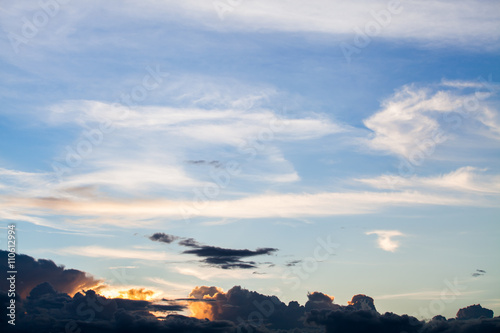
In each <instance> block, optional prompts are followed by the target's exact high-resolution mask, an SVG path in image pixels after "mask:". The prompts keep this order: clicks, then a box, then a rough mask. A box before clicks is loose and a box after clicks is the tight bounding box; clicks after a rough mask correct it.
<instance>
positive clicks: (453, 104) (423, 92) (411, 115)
mask: <svg viewBox="0 0 500 333" xmlns="http://www.w3.org/2000/svg"><path fill="white" fill-rule="evenodd" d="M477 84H478V83H477V82H465V81H460V82H459V83H458V82H455V83H452V84H450V83H445V84H444V85H438V86H432V85H429V86H428V87H425V88H417V87H416V86H414V85H407V86H404V87H402V88H401V89H400V90H398V91H397V92H396V93H395V94H394V95H393V96H391V97H390V98H388V99H386V100H385V101H384V102H383V103H382V109H381V110H380V111H378V112H377V113H375V114H374V115H372V116H371V117H369V118H367V119H365V120H364V124H365V126H366V127H367V128H369V129H370V130H372V131H373V135H372V137H371V138H369V139H368V140H367V141H363V142H364V144H366V145H368V146H369V147H370V148H372V149H374V150H380V151H385V152H387V153H390V154H395V155H399V156H401V157H404V158H407V159H410V161H412V160H414V159H419V158H420V157H418V156H419V155H420V154H424V155H426V156H429V155H432V153H433V152H434V150H435V148H436V146H438V145H440V144H442V143H444V142H445V141H447V140H449V139H450V137H451V136H452V135H455V136H456V135H457V134H452V132H451V131H450V127H452V125H453V126H455V127H456V126H460V134H459V135H460V136H461V137H466V136H467V135H468V134H475V135H482V136H485V137H489V138H490V139H493V140H498V139H500V135H499V134H500V118H499V117H500V116H499V113H498V111H497V110H495V109H493V108H492V107H491V106H490V105H489V103H488V101H487V98H488V97H490V96H491V95H492V93H493V91H486V89H491V88H490V87H486V86H484V85H481V87H482V88H481V90H482V91H481V90H477V91H476V92H474V93H464V92H462V88H463V87H469V88H472V87H476V86H477ZM445 86H446V87H445ZM457 87H458V88H457ZM476 89H477V87H476ZM496 89H497V87H495V90H496ZM452 112H454V113H455V115H453V116H450V114H451V113H452ZM468 118H471V119H472V120H476V121H478V122H479V123H480V124H481V126H482V127H483V128H481V129H480V130H478V129H477V126H475V127H474V126H472V125H471V120H468V121H467V119H468Z"/></svg>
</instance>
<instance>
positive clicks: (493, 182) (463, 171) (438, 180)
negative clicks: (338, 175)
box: [358, 166, 500, 194]
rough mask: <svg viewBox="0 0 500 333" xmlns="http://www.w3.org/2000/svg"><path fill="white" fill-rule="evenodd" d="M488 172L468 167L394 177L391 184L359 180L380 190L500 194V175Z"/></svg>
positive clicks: (382, 180)
mask: <svg viewBox="0 0 500 333" xmlns="http://www.w3.org/2000/svg"><path fill="white" fill-rule="evenodd" d="M486 171H487V170H485V169H479V168H476V167H471V166H467V167H462V168H459V169H457V170H454V171H451V172H449V173H445V174H441V175H438V176H431V177H419V176H413V177H402V176H392V178H391V181H390V182H389V181H388V178H387V176H379V177H375V178H362V179H358V181H359V182H362V183H365V184H368V185H370V186H373V187H375V188H378V189H391V188H394V186H396V187H397V188H399V189H414V190H422V189H434V190H453V191H457V192H469V193H477V194H498V193H500V175H498V174H487V173H486ZM394 184H396V185H394Z"/></svg>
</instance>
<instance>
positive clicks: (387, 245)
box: [366, 230, 405, 252]
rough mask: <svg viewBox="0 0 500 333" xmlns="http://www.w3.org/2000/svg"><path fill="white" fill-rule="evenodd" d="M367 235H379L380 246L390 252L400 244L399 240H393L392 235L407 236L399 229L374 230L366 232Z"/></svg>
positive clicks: (378, 242)
mask: <svg viewBox="0 0 500 333" xmlns="http://www.w3.org/2000/svg"><path fill="white" fill-rule="evenodd" d="M366 235H377V236H378V238H377V244H378V247H379V248H381V249H382V250H384V251H389V252H395V251H396V250H397V249H398V247H399V245H400V243H399V241H395V240H393V239H392V237H396V236H405V235H404V234H403V233H402V232H400V231H397V230H374V231H369V232H366Z"/></svg>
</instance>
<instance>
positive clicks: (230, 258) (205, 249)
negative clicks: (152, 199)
mask: <svg viewBox="0 0 500 333" xmlns="http://www.w3.org/2000/svg"><path fill="white" fill-rule="evenodd" d="M149 239H151V240H153V241H160V242H164V243H168V244H170V243H172V242H173V241H175V240H177V239H180V240H179V242H178V244H179V245H181V246H184V247H189V248H191V250H186V251H183V252H182V253H183V254H194V255H195V256H197V257H201V258H203V259H202V260H200V262H202V263H204V264H207V265H210V266H214V267H218V268H222V269H253V268H257V266H258V263H257V262H255V261H243V260H242V259H243V258H248V257H255V256H262V255H270V254H273V253H274V252H276V251H278V249H275V248H269V247H268V248H258V249H256V250H248V249H228V248H222V247H217V246H210V245H203V244H201V243H199V242H197V241H196V240H195V239H193V238H180V237H177V236H173V235H168V234H164V233H161V232H158V233H155V234H153V235H152V236H151V237H149ZM267 264H272V263H267Z"/></svg>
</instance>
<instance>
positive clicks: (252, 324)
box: [189, 286, 305, 332]
mask: <svg viewBox="0 0 500 333" xmlns="http://www.w3.org/2000/svg"><path fill="white" fill-rule="evenodd" d="M189 296H190V297H193V298H196V299H198V300H204V301H208V300H212V301H211V302H206V303H204V304H203V305H204V307H200V304H198V305H196V307H195V308H194V309H195V310H198V311H199V312H200V314H201V316H203V314H205V313H206V314H210V315H211V316H212V318H213V319H214V320H226V321H231V322H233V323H234V324H236V325H238V327H239V330H238V332H255V330H256V328H257V327H258V328H259V329H260V330H265V328H268V329H270V330H276V329H281V330H289V329H296V328H300V329H304V319H305V316H304V315H305V311H304V307H303V306H301V305H300V304H299V303H297V302H295V301H292V302H290V303H289V304H288V305H286V304H285V303H283V302H281V301H280V300H279V298H278V297H276V296H266V295H263V294H260V293H258V292H255V291H249V290H247V289H243V288H241V287H240V286H235V287H233V288H231V289H229V290H228V291H227V293H225V292H223V291H222V290H220V289H219V288H216V287H206V286H202V287H196V288H195V289H193V291H192V292H191V294H190V295H189ZM190 308H191V307H190ZM301 332H304V331H303V330H302V331H301Z"/></svg>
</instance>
